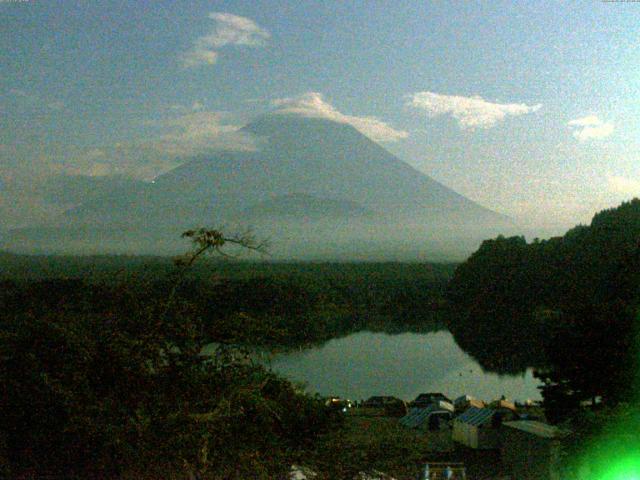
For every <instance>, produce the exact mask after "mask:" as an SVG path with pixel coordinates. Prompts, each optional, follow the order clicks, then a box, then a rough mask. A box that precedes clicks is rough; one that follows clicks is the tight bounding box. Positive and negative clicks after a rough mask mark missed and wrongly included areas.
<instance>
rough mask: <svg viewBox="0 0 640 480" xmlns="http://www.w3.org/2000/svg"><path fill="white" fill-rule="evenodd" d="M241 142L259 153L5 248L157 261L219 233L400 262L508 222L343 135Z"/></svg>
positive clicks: (220, 157)
mask: <svg viewBox="0 0 640 480" xmlns="http://www.w3.org/2000/svg"><path fill="white" fill-rule="evenodd" d="M244 132H245V133H248V134H251V135H253V136H255V137H256V138H257V142H256V144H257V145H259V146H260V148H259V150H258V151H255V152H223V153H213V154H211V155H207V156H202V157H198V158H193V159H190V160H189V161H187V162H185V163H184V164H182V165H181V166H179V167H177V168H175V169H174V170H172V171H170V172H167V173H165V174H163V175H161V176H159V177H158V178H156V180H155V181H154V182H153V183H148V184H144V183H137V184H136V183H132V184H131V185H130V186H129V187H128V188H125V187H122V188H118V189H117V191H115V192H106V193H105V195H102V196H98V197H93V198H91V199H90V200H88V201H87V202H85V203H83V204H81V205H79V206H76V207H75V208H73V209H71V210H69V211H68V212H67V213H66V214H65V215H64V216H63V218H62V219H61V220H60V221H59V222H56V223H53V224H50V225H49V226H48V228H47V229H46V230H45V229H43V228H40V229H38V228H32V229H23V230H20V231H17V232H14V234H13V235H9V248H14V249H15V248H19V247H20V246H22V248H21V249H22V250H24V249H25V248H26V249H27V250H29V249H31V250H34V249H35V250H45V251H66V252H72V251H74V250H75V249H77V250H80V251H91V252H97V251H105V252H116V251H117V252H121V251H127V252H129V253H162V252H164V251H171V250H173V251H175V250H176V249H177V248H180V244H179V243H178V241H177V238H178V234H179V232H180V231H182V230H184V229H187V228H193V227H194V226H221V225H224V226H226V228H228V229H229V228H230V229H244V228H246V227H253V228H254V229H255V231H256V234H257V235H264V236H269V237H271V239H272V244H273V245H274V247H273V248H274V254H276V255H277V254H282V255H285V256H288V257H296V258H299V257H306V256H307V254H308V255H310V256H314V255H315V256H318V255H320V256H328V257H331V256H337V257H341V258H342V257H344V256H345V255H346V256H347V257H348V256H349V255H355V256H357V257H361V256H362V255H360V253H362V252H366V251H368V250H371V251H372V252H373V251H374V250H375V252H378V253H380V254H381V255H382V256H383V257H384V256H385V255H387V254H388V255H390V256H391V257H394V258H396V257H398V258H400V257H402V252H405V251H407V249H409V250H411V251H414V252H418V251H423V253H424V254H425V255H428V253H429V249H433V248H435V247H434V245H437V250H438V251H442V252H444V251H446V250H447V249H450V250H451V251H462V250H466V249H467V247H462V246H461V245H462V244H461V243H460V240H464V242H466V244H469V249H472V248H474V246H475V243H476V240H478V241H479V240H481V239H482V238H484V237H485V236H489V235H495V234H496V233H501V231H502V230H504V229H505V227H506V226H507V225H508V224H509V222H508V219H506V218H505V217H503V216H501V215H499V214H496V213H494V212H492V211H490V210H487V209H485V208H483V207H481V206H480V205H478V204H476V203H474V202H472V201H471V200H469V199H467V198H465V197H463V196H462V195H459V194H458V193H456V192H454V191H453V190H451V189H449V188H447V187H445V186H444V185H442V184H440V183H438V182H437V181H435V180H433V179H432V178H430V177H429V176H427V175H425V174H423V173H421V172H419V171H417V170H416V169H414V168H412V167H411V166H410V165H408V164H407V163H405V162H403V161H401V160H400V159H398V158H397V157H395V156H394V155H392V154H391V153H389V152H388V151H386V150H385V149H384V148H383V147H381V146H380V145H378V144H377V143H375V142H373V141H372V140H370V139H368V138H367V137H365V136H364V135H362V134H361V133H360V132H358V131H357V130H356V129H355V128H353V127H352V126H350V125H347V124H342V123H336V122H333V121H330V120H326V119H318V118H303V117H300V116H293V115H282V114H272V115H266V116H263V117H260V118H258V119H257V120H256V121H254V122H252V123H251V124H249V125H247V126H246V127H245V128H244ZM45 231H46V232H48V233H47V234H46V235H45V234H44V232H45ZM79 232H80V233H79ZM83 232H84V233H83ZM91 232H96V233H94V234H92V233H91ZM97 232H100V233H97ZM96 236H99V238H96ZM12 238H13V241H12ZM65 238H67V240H65ZM173 238H175V239H176V241H172V239H173ZM18 240H19V241H18ZM172 245H173V247H172ZM357 245H361V246H362V247H361V248H360V247H359V248H360V250H358V248H356V246H357ZM366 245H369V246H371V245H374V246H375V247H366ZM422 245H424V247H422ZM447 245H449V247H447ZM355 250H358V252H360V253H358V252H356V251H355ZM314 252H315V253H314ZM348 252H351V253H348ZM381 252H386V253H384V254H382V253H381ZM364 257H366V254H364Z"/></svg>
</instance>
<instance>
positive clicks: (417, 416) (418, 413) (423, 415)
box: [400, 405, 451, 428]
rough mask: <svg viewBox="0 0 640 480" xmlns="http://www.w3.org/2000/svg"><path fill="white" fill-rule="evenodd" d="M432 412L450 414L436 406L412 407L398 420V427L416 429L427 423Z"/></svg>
mask: <svg viewBox="0 0 640 480" xmlns="http://www.w3.org/2000/svg"><path fill="white" fill-rule="evenodd" d="M434 412H438V413H448V414H451V412H449V411H448V410H444V409H442V408H440V407H438V405H429V406H428V407H427V408H418V407H414V408H412V409H411V410H409V413H407V414H406V415H405V416H404V417H402V418H401V419H400V425H404V426H405V427H408V428H418V427H420V426H421V425H422V424H424V422H426V421H427V419H428V418H429V414H430V413H434Z"/></svg>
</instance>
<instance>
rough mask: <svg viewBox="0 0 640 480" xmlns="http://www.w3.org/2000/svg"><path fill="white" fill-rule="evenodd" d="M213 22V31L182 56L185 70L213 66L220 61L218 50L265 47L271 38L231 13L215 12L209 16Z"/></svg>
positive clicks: (261, 29) (252, 24)
mask: <svg viewBox="0 0 640 480" xmlns="http://www.w3.org/2000/svg"><path fill="white" fill-rule="evenodd" d="M209 18H210V19H211V20H213V21H214V22H215V23H214V26H213V30H212V31H211V32H210V33H209V34H207V35H204V36H202V37H200V38H198V39H196V40H195V42H194V43H193V47H192V48H191V49H190V50H188V51H186V52H184V53H183V54H182V55H180V61H181V63H182V66H183V67H185V68H190V67H198V66H201V65H213V64H214V63H216V62H217V61H218V56H219V53H218V50H219V49H220V48H222V47H225V46H227V45H244V46H249V47H256V46H260V45H264V43H265V41H266V40H267V39H269V38H270V37H271V35H270V34H269V32H267V31H266V30H265V29H263V28H261V27H259V26H258V25H257V24H256V23H255V22H254V21H253V20H250V19H248V18H245V17H241V16H238V15H233V14H231V13H221V12H214V13H210V14H209Z"/></svg>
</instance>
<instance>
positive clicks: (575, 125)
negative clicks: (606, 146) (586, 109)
mask: <svg viewBox="0 0 640 480" xmlns="http://www.w3.org/2000/svg"><path fill="white" fill-rule="evenodd" d="M567 125H569V127H570V128H571V129H572V130H573V136H574V137H576V138H577V139H578V140H580V141H581V142H584V141H586V140H590V139H600V138H606V137H608V136H609V135H611V134H612V133H613V124H612V123H609V122H603V121H602V120H600V118H598V117H597V116H596V115H587V116H586V117H582V118H576V119H574V120H571V121H569V123H567Z"/></svg>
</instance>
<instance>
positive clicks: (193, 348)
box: [0, 232, 339, 479]
mask: <svg viewBox="0 0 640 480" xmlns="http://www.w3.org/2000/svg"><path fill="white" fill-rule="evenodd" d="M205 233H206V234H207V235H208V234H209V233H211V232H205ZM213 233H216V232H213ZM214 240H215V241H216V242H218V241H219V242H220V245H221V244H222V243H223V240H221V239H220V238H218V237H216V238H215V239H214ZM208 242H209V239H207V243H205V247H206V248H204V249H201V250H198V252H201V251H202V252H203V251H205V250H206V249H207V248H209V243H208ZM211 245H214V247H213V248H214V249H215V244H214V243H211ZM194 258H195V255H194V256H192V257H191V260H189V262H191V261H192V260H193V259H194ZM182 279H183V276H182V275H179V276H178V278H173V279H172V280H171V281H167V282H165V283H162V284H157V285H145V284H137V285H136V286H135V288H129V287H131V285H128V284H122V283H120V284H117V283H114V284H111V285H95V284H86V283H85V282H84V281H82V280H61V279H57V280H42V281H38V282H35V283H31V284H27V285H25V284H22V285H17V284H10V283H7V284H5V285H4V287H5V288H3V289H2V297H1V303H2V304H1V305H0V395H1V396H0V468H2V471H0V474H1V475H2V476H3V477H17V478H204V477H206V478H225V479H227V478H229V479H231V478H238V479H240V478H265V479H266V478H277V477H280V476H282V475H284V474H285V473H286V472H287V470H288V468H289V465H291V463H292V462H293V461H295V460H296V459H297V458H298V457H299V455H300V454H299V452H300V451H301V450H302V449H305V448H308V446H309V444H310V442H312V441H313V440H314V439H315V438H317V436H318V435H320V434H321V433H323V432H327V431H329V430H330V429H331V428H332V427H333V426H334V425H335V424H336V422H337V421H339V417H337V416H336V414H335V413H334V412H332V411H330V410H328V409H327V408H326V407H325V406H324V404H323V402H322V401H321V400H320V399H318V398H315V397H310V396H308V395H306V394H304V393H302V392H300V391H298V390H297V389H296V388H294V387H293V386H292V385H291V384H290V383H289V382H288V381H286V380H284V379H282V378H279V377H278V376H276V375H275V374H273V373H272V372H269V371H267V370H265V369H264V368H263V367H262V366H260V365H258V364H255V363H254V362H253V361H252V360H251V358H250V356H249V355H248V354H247V353H246V352H243V350H242V349H240V348H238V347H237V345H235V344H236V343H237V342H235V341H234V340H235V339H233V338H231V339H229V340H231V341H230V342H227V343H221V344H219V345H218V347H217V348H216V350H215V352H214V354H213V356H203V355H202V354H201V351H202V347H203V346H204V344H205V342H208V341H209V338H207V336H206V333H205V332H206V331H207V328H205V324H204V319H203V318H202V316H200V315H199V314H198V307H197V305H195V304H194V303H192V302H191V300H190V298H188V296H185V295H182V294H181V292H180V291H179V289H182V288H185V286H184V285H183V284H182ZM178 287H179V288H178ZM207 327H208V328H210V325H208V326H207Z"/></svg>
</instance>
